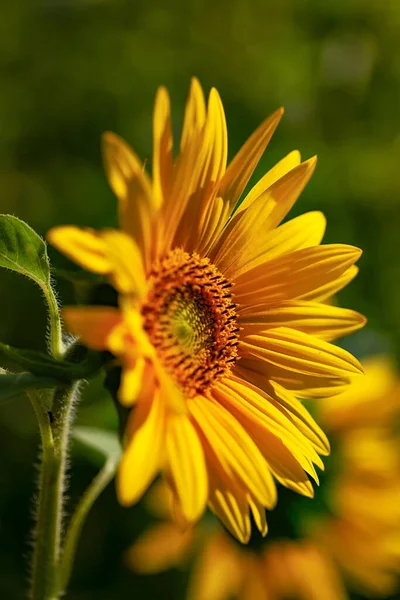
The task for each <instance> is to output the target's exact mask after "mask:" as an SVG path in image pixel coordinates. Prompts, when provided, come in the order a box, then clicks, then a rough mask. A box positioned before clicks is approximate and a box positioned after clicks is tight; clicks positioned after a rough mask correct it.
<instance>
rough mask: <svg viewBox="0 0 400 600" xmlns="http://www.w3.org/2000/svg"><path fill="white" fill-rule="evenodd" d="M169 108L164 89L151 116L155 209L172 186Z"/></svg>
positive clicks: (167, 197) (158, 92)
mask: <svg viewBox="0 0 400 600" xmlns="http://www.w3.org/2000/svg"><path fill="white" fill-rule="evenodd" d="M172 150H173V139H172V128H171V107H170V100H169V95H168V92H167V90H166V88H165V87H160V88H159V89H158V91H157V95H156V100H155V104H154V115H153V165H152V167H153V194H154V201H155V206H156V208H157V209H158V208H160V207H161V206H162V204H163V203H164V202H166V201H167V200H168V199H169V197H170V193H171V189H172V185H173V158H172Z"/></svg>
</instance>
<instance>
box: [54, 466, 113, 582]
mask: <svg viewBox="0 0 400 600" xmlns="http://www.w3.org/2000/svg"><path fill="white" fill-rule="evenodd" d="M116 466H117V463H116V461H115V459H114V458H109V459H108V460H107V461H106V462H105V464H104V466H103V468H102V469H101V470H100V471H99V472H98V474H97V475H96V477H95V478H94V479H93V481H92V483H91V484H90V485H89V487H88V488H87V489H86V491H85V493H84V494H83V496H82V498H81V500H80V502H79V504H78V506H77V507H76V510H75V513H74V514H73V516H72V519H71V522H70V524H69V527H68V531H67V534H66V537H65V544H64V551H63V555H62V558H61V565H60V579H59V586H60V588H59V591H60V592H61V593H62V592H64V591H65V589H66V587H67V585H68V582H69V579H70V576H71V571H72V567H73V564H74V558H75V552H76V547H77V544H78V541H79V537H80V534H81V531H82V527H83V524H84V522H85V519H86V517H87V515H88V513H89V511H90V509H91V508H92V506H93V504H94V503H95V501H96V500H97V498H98V497H99V496H100V494H101V492H102V491H103V490H104V489H105V488H106V486H107V485H108V484H109V483H110V481H111V480H112V478H113V477H114V475H115V471H116Z"/></svg>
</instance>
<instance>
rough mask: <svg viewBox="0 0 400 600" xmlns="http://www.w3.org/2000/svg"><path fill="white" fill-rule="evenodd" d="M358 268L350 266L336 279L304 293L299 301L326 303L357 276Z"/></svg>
mask: <svg viewBox="0 0 400 600" xmlns="http://www.w3.org/2000/svg"><path fill="white" fill-rule="evenodd" d="M358 271H359V268H358V267H357V266H356V265H352V266H351V267H350V268H349V269H347V270H346V271H345V272H344V273H342V275H340V276H339V277H338V278H337V279H333V280H332V281H328V283H323V284H322V285H321V286H318V287H316V288H315V289H313V290H310V291H308V292H305V293H304V294H301V296H298V298H299V300H315V301H316V302H326V301H327V300H329V298H331V297H332V296H334V295H335V294H337V292H340V290H342V289H343V288H344V287H346V285H348V284H349V283H350V282H351V281H353V279H354V277H356V276H357V275H358Z"/></svg>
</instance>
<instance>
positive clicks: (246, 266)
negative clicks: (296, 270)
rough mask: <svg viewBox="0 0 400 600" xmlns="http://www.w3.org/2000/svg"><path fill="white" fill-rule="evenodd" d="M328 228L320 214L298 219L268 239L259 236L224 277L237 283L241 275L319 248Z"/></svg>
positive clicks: (271, 232) (272, 233) (282, 227)
mask: <svg viewBox="0 0 400 600" xmlns="http://www.w3.org/2000/svg"><path fill="white" fill-rule="evenodd" d="M325 227H326V219H325V217H324V215H323V214H322V213H321V212H317V211H315V212H309V213H305V214H304V215H301V216H299V217H296V218H295V219H292V220H291V221H288V222H287V223H284V224H283V225H280V226H279V227H278V228H277V229H274V230H273V231H270V232H269V234H268V235H266V236H264V237H262V236H261V235H260V237H259V238H258V239H257V241H255V243H254V244H251V246H250V247H249V249H248V250H247V251H246V252H244V253H243V255H242V256H241V257H240V258H239V259H238V261H237V262H236V263H235V264H233V263H232V264H231V265H230V266H229V267H228V268H227V270H226V271H224V273H225V275H226V277H228V278H230V279H235V278H237V277H238V276H239V275H241V274H242V273H245V272H246V271H248V270H250V269H253V268H255V267H257V266H258V265H265V263H267V262H268V261H270V260H273V259H274V258H277V257H279V256H282V255H284V254H288V253H289V252H295V251H296V250H301V249H302V248H309V247H311V246H318V245H319V244H320V243H321V241H322V238H323V236H324V233H325Z"/></svg>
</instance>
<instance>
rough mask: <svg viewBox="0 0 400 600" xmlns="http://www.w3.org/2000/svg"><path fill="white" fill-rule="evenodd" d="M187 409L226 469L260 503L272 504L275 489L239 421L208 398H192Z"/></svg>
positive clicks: (261, 460) (254, 446)
mask: <svg viewBox="0 0 400 600" xmlns="http://www.w3.org/2000/svg"><path fill="white" fill-rule="evenodd" d="M189 410H190V412H191V414H192V416H193V418H194V419H195V421H196V423H197V424H198V426H199V428H200V430H201V431H202V433H203V435H204V436H205V438H206V439H207V442H208V444H210V446H211V447H212V449H213V451H214V452H215V454H216V456H217V457H218V460H219V461H220V462H221V465H222V467H223V468H225V470H226V471H227V473H230V472H233V473H235V474H236V476H237V477H238V478H239V479H240V481H241V482H242V484H243V486H244V487H245V488H246V489H248V490H249V491H250V492H251V493H252V495H253V496H254V497H255V498H256V499H257V500H259V501H260V502H261V503H262V504H263V505H264V506H267V507H272V506H273V505H274V504H275V501H276V490H275V485H274V483H273V480H272V476H271V473H270V471H269V469H268V466H267V463H266V462H265V459H264V458H263V456H262V454H261V453H260V451H259V449H258V448H257V446H256V445H255V443H254V442H253V441H252V439H251V438H250V436H249V435H248V434H247V433H246V431H245V430H244V428H243V427H242V426H241V425H240V423H239V422H238V421H237V420H236V419H234V418H233V417H232V415H231V414H230V413H229V412H228V411H227V410H225V409H224V408H223V407H222V406H221V405H220V404H218V403H217V402H216V401H215V400H214V399H212V398H207V399H204V398H194V399H192V400H190V401H189Z"/></svg>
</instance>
